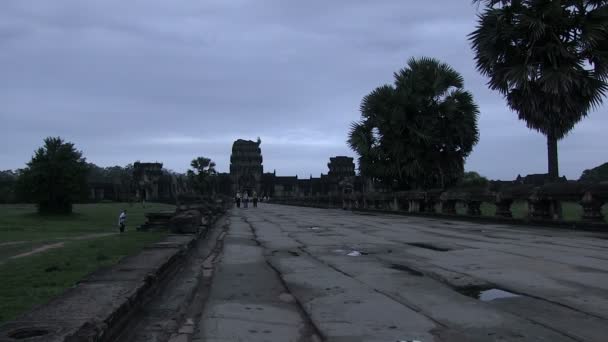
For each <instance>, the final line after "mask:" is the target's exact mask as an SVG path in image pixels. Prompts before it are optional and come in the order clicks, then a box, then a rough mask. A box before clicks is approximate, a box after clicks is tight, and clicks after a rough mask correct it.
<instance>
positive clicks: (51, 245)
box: [9, 242, 65, 259]
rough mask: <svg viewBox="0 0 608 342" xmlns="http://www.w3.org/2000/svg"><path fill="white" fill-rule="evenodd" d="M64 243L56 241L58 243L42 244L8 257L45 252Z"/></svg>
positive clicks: (16, 257) (15, 257)
mask: <svg viewBox="0 0 608 342" xmlns="http://www.w3.org/2000/svg"><path fill="white" fill-rule="evenodd" d="M64 245H65V243H64V242H58V243H53V244H50V245H44V246H41V247H38V248H34V249H33V250H31V251H29V252H26V253H21V254H17V255H13V256H12V257H10V258H9V259H19V258H23V257H26V256H30V255H34V254H38V253H41V252H45V251H48V250H49V249H55V248H61V247H63V246H64Z"/></svg>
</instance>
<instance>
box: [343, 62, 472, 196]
mask: <svg viewBox="0 0 608 342" xmlns="http://www.w3.org/2000/svg"><path fill="white" fill-rule="evenodd" d="M394 77H395V81H394V85H384V86H381V87H379V88H377V89H375V90H374V91H372V92H371V93H370V94H369V95H367V96H365V97H364V98H363V101H362V104H361V116H362V118H361V120H360V121H359V122H355V123H353V124H352V125H351V129H350V133H349V138H348V144H349V145H350V147H351V148H352V149H353V150H354V151H355V152H357V154H358V155H359V170H360V172H361V174H362V175H364V176H366V177H370V178H372V179H375V180H378V181H380V182H381V183H383V184H384V185H386V186H387V187H391V188H398V189H408V188H434V187H446V186H449V185H451V184H454V183H455V182H456V181H457V180H458V179H459V178H460V177H461V176H462V173H463V172H464V161H465V159H466V157H467V156H468V155H469V154H470V153H471V151H472V149H473V146H474V145H475V144H476V143H477V141H478V140H479V132H478V129H477V116H478V114H479V110H478V107H477V105H476V104H475V102H474V100H473V96H472V95H471V94H470V93H469V92H467V91H465V90H464V85H463V83H464V81H463V78H462V76H461V75H460V74H459V73H458V72H456V71H455V70H454V69H452V68H451V67H450V66H449V65H447V64H445V63H441V62H439V61H438V60H436V59H432V58H420V59H415V58H412V59H410V60H409V61H408V64H407V67H406V68H404V69H402V70H400V71H398V72H397V73H395V75H394Z"/></svg>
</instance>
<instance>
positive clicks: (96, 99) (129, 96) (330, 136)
mask: <svg viewBox="0 0 608 342" xmlns="http://www.w3.org/2000/svg"><path fill="white" fill-rule="evenodd" d="M476 13H477V8H476V6H473V5H471V2H470V0H441V1H426V2H417V1H416V2H414V1H408V2H404V1H398V0H383V1H373V2H372V1H367V0H349V1H346V0H341V1H320V0H316V1H306V2H302V1H295V0H290V1H284V0H265V1H254V0H234V1H224V0H207V1H193V0H183V1H179V2H170V1H160V0H145V1H144V0H137V1H122V0H108V1H94V0H86V1H85V0H56V1H36V0H3V1H2V2H0V75H1V77H0V103H1V104H2V105H1V106H0V120H1V123H2V124H1V126H0V169H6V168H18V167H22V166H23V164H24V163H25V162H26V161H27V160H28V158H29V157H30V156H31V153H32V151H33V150H34V149H35V148H36V147H37V146H39V145H40V143H41V141H42V139H43V138H44V137H45V136H50V135H61V136H63V137H65V138H66V139H68V140H71V141H73V142H75V143H76V144H77V146H78V147H79V148H80V149H82V150H83V151H84V152H85V155H86V156H87V157H88V159H89V160H90V161H92V162H95V163H98V164H101V165H112V164H126V163H129V162H133V161H135V160H153V161H154V160H158V161H163V162H164V163H165V165H166V166H167V167H169V168H171V169H175V170H177V171H184V170H185V169H186V168H187V167H188V165H189V161H190V160H191V159H192V158H193V157H195V156H198V155H205V156H210V157H211V158H213V159H214V160H216V162H217V164H218V168H219V169H220V170H223V171H226V170H228V164H229V154H230V149H231V142H232V140H234V139H236V138H239V137H242V138H249V139H255V138H256V137H257V136H260V137H261V138H262V141H263V143H262V149H263V154H264V160H265V162H264V166H265V169H266V170H270V171H272V170H273V169H276V170H277V173H278V174H281V175H290V174H298V175H299V176H300V177H308V176H309V175H310V174H313V175H318V174H319V173H321V172H326V164H327V161H328V158H329V157H330V156H331V155H338V154H341V155H344V154H346V155H353V153H352V152H351V151H350V150H349V149H348V147H347V146H346V144H345V141H346V134H347V129H348V125H349V123H350V122H351V121H354V120H357V119H358V117H359V113H358V108H359V102H360V100H361V98H362V97H363V96H364V95H365V94H366V93H368V92H369V91H371V90H372V89H373V88H374V87H376V86H379V85H381V84H384V83H390V82H392V75H393V72H394V71H396V70H398V69H399V68H402V67H403V66H404V65H405V63H406V61H407V60H408V59H409V58H410V57H413V56H433V57H437V58H439V59H441V60H443V61H445V62H448V63H449V64H451V65H452V66H453V67H454V68H456V69H457V70H458V71H460V72H461V73H462V74H463V75H464V77H465V83H466V86H467V88H468V89H470V90H471V91H472V92H473V94H474V95H475V98H476V100H477V101H478V103H479V104H480V107H481V111H482V114H481V117H480V123H479V124H480V128H481V142H480V144H479V145H478V146H477V148H476V149H475V151H474V153H473V154H472V155H471V157H470V158H469V160H468V163H467V168H468V169H472V170H478V171H480V172H481V173H483V174H485V175H487V176H489V177H491V178H506V179H510V178H513V177H515V176H516V175H517V174H518V173H521V174H524V173H532V172H534V173H537V172H544V170H545V168H546V166H545V164H546V161H545V160H546V152H545V143H544V139H543V137H542V136H540V135H539V134H538V133H535V132H532V131H529V130H528V129H527V128H526V127H525V124H524V123H523V122H520V121H518V120H517V116H516V115H515V114H514V113H511V112H510V111H509V110H508V109H507V108H506V106H505V104H504V101H503V99H502V98H501V97H500V96H499V95H498V94H496V93H493V92H491V91H490V90H488V89H487V87H486V80H485V79H484V78H483V77H482V76H480V75H479V74H478V73H477V72H476V71H475V68H474V63H473V55H472V52H471V50H470V47H469V44H468V42H467V38H466V35H467V34H468V33H469V32H470V31H471V30H472V29H473V27H474V25H475V21H476ZM606 120H608V119H607V118H606V115H605V110H604V109H603V108H601V109H599V110H598V111H597V112H596V113H592V114H591V115H590V117H589V118H588V119H586V120H585V121H584V122H583V123H581V124H580V125H579V126H577V128H576V129H575V130H574V132H572V134H571V135H569V136H568V137H567V138H566V139H565V140H564V141H562V142H561V143H560V158H561V160H560V162H561V168H562V171H564V173H565V174H566V175H567V176H568V177H570V178H573V177H578V175H579V174H580V172H581V171H582V170H583V169H585V168H589V167H592V166H594V165H596V164H599V163H600V162H603V160H601V159H602V158H603V155H602V151H604V150H605V149H606V147H608V143H606V139H602V135H601V134H602V132H601V130H600V129H599V128H598V127H605V126H606V123H607V122H606Z"/></svg>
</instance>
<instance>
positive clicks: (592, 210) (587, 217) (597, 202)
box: [579, 192, 604, 223]
mask: <svg viewBox="0 0 608 342" xmlns="http://www.w3.org/2000/svg"><path fill="white" fill-rule="evenodd" d="M579 203H580V205H581V206H582V207H583V220H584V221H586V222H596V223H604V215H603V214H602V205H604V201H603V200H601V199H599V198H597V197H594V196H593V195H591V193H590V192H586V193H585V195H584V196H583V198H582V199H581V201H580V202H579Z"/></svg>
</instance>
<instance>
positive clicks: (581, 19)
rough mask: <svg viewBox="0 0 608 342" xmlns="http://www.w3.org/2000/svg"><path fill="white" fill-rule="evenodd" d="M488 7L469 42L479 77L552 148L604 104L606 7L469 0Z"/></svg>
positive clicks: (552, 156) (606, 2) (589, 1)
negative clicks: (487, 80) (590, 113)
mask: <svg viewBox="0 0 608 342" xmlns="http://www.w3.org/2000/svg"><path fill="white" fill-rule="evenodd" d="M474 2H476V3H482V4H484V5H485V10H484V12H483V13H482V14H481V15H480V16H479V24H478V26H477V29H476V30H475V31H474V32H473V33H471V35H470V40H471V42H472V46H473V50H474V52H475V59H476V62H477V68H478V70H479V71H480V72H481V73H482V74H483V75H485V76H488V77H489V78H490V81H489V83H488V84H489V86H490V88H491V89H493V90H498V91H499V92H500V93H501V94H503V95H504V96H505V98H506V101H507V103H508V105H509V107H510V108H511V109H512V110H514V111H516V112H517V114H518V116H519V119H521V120H524V121H525V122H526V124H527V126H528V127H529V128H531V129H534V130H536V131H538V132H540V133H542V134H543V135H545V136H546V137H547V152H548V173H549V177H550V178H552V179H557V178H558V177H559V169H558V155H557V141H558V140H559V139H562V138H563V137H564V136H566V134H567V133H568V132H570V131H571V130H572V129H573V128H574V126H575V125H576V124H577V123H578V122H579V121H580V120H581V119H582V118H583V117H585V116H586V115H587V113H588V112H589V110H591V109H592V108H594V107H596V106H598V105H599V104H600V103H601V102H602V97H603V96H604V94H605V93H606V89H607V84H606V79H607V77H608V0H560V1H556V0H474Z"/></svg>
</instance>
